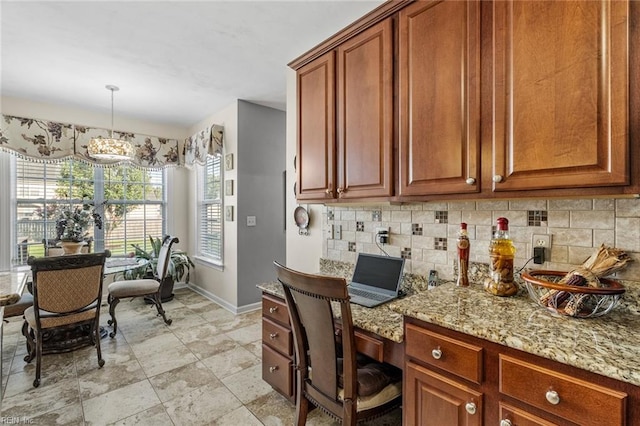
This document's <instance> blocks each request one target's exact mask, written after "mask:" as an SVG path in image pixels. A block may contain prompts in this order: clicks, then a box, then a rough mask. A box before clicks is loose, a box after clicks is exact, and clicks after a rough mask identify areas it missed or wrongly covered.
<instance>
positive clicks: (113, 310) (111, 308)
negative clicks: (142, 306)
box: [107, 295, 120, 338]
mask: <svg viewBox="0 0 640 426" xmlns="http://www.w3.org/2000/svg"><path fill="white" fill-rule="evenodd" d="M107 300H108V302H109V315H110V316H111V319H110V320H108V321H107V324H109V325H113V331H112V332H111V333H109V337H111V338H114V337H116V333H117V332H118V321H117V320H116V306H118V303H120V299H118V298H115V297H112V296H111V295H109V296H108V297H107Z"/></svg>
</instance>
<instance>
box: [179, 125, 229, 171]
mask: <svg viewBox="0 0 640 426" xmlns="http://www.w3.org/2000/svg"><path fill="white" fill-rule="evenodd" d="M223 133H224V132H223V127H222V126H219V125H217V124H214V125H212V126H210V127H207V128H206V129H203V130H201V131H199V132H198V133H196V134H194V135H192V136H191V137H188V138H187V139H185V141H184V150H183V154H184V163H185V166H186V167H188V168H191V167H193V165H194V164H206V163H207V154H211V155H222V136H223Z"/></svg>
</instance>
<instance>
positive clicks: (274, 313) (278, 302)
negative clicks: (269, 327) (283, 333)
mask: <svg viewBox="0 0 640 426" xmlns="http://www.w3.org/2000/svg"><path fill="white" fill-rule="evenodd" d="M262 315H264V316H265V317H267V318H270V319H272V320H275V321H277V322H279V323H280V324H286V325H289V310H288V309H287V304H286V303H285V301H284V300H282V299H278V298H276V297H273V296H268V295H266V294H265V295H263V296H262Z"/></svg>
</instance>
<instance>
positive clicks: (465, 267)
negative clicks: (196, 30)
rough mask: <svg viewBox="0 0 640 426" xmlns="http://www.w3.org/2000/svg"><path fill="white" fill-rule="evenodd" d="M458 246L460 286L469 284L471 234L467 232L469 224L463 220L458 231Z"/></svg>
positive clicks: (458, 283)
mask: <svg viewBox="0 0 640 426" xmlns="http://www.w3.org/2000/svg"><path fill="white" fill-rule="evenodd" d="M456 246H457V247H458V281H457V282H456V285H457V286H458V287H468V286H469V276H468V274H469V235H468V233H467V224H466V223H464V222H462V223H461V224H460V230H459V231H458V239H457V240H456Z"/></svg>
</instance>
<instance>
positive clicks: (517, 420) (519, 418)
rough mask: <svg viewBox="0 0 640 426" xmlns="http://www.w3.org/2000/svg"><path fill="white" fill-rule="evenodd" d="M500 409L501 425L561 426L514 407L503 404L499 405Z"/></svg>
mask: <svg viewBox="0 0 640 426" xmlns="http://www.w3.org/2000/svg"><path fill="white" fill-rule="evenodd" d="M499 407H500V422H501V423H500V424H501V425H502V422H504V423H505V425H512V426H560V425H558V424H557V423H552V422H549V421H547V420H544V419H541V418H540V417H538V416H534V415H533V414H531V413H527V412H526V411H524V410H521V409H519V408H516V407H512V406H510V405H508V404H504V403H502V402H501V403H500V404H499ZM507 422H511V423H507Z"/></svg>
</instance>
